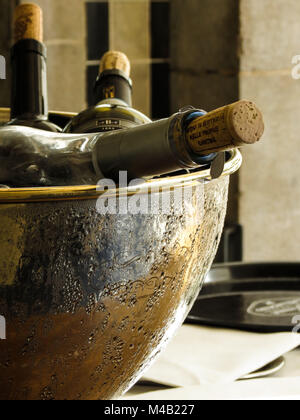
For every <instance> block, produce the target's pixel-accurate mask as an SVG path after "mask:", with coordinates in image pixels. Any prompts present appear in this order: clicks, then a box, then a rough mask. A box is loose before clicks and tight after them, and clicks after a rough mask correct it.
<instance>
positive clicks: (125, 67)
mask: <svg viewBox="0 0 300 420" xmlns="http://www.w3.org/2000/svg"><path fill="white" fill-rule="evenodd" d="M114 69H116V70H121V71H123V72H124V73H125V74H126V76H128V77H129V76H130V61H129V59H128V57H127V56H126V55H125V54H124V53H122V52H119V51H108V52H107V53H105V54H104V55H103V57H102V58H101V61H100V69H99V72H100V73H102V72H103V71H105V70H114Z"/></svg>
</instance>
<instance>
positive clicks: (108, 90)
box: [103, 85, 116, 99]
mask: <svg viewBox="0 0 300 420" xmlns="http://www.w3.org/2000/svg"><path fill="white" fill-rule="evenodd" d="M103 97H104V98H105V99H113V98H115V97H116V88H115V86H114V85H111V86H106V87H105V88H103Z"/></svg>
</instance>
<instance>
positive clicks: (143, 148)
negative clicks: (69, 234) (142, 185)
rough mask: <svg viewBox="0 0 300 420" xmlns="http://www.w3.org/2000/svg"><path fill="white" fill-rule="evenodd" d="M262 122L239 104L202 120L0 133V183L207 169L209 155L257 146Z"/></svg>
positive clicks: (193, 114)
mask: <svg viewBox="0 0 300 420" xmlns="http://www.w3.org/2000/svg"><path fill="white" fill-rule="evenodd" d="M263 132H264V123H263V117H262V114H261V112H260V111H259V109H258V108H257V107H256V105H255V104H254V103H253V102H249V101H239V102H236V103H233V104H231V105H227V106H225V107H223V108H219V109H217V110H214V111H212V112H209V113H207V114H205V115H203V112H202V111H201V110H196V109H190V110H188V111H185V112H178V113H176V114H174V115H172V116H171V117H169V118H166V119H162V120H158V121H155V122H151V123H148V124H144V125H140V126H136V127H132V128H128V129H123V130H116V131H111V132H105V133H89V134H57V133H48V132H44V131H42V130H36V129H31V128H27V127H18V126H11V127H2V128H1V129H0V184H4V185H7V186H9V187H41V186H66V185H91V184H97V182H98V181H99V180H101V179H103V178H109V179H112V180H114V181H116V182H117V181H118V178H119V172H120V171H127V174H128V178H129V179H136V178H151V177H154V176H159V175H163V174H169V173H172V172H175V171H178V170H180V169H188V170H189V169H196V168H199V167H201V165H205V164H207V161H206V157H207V156H208V155H209V154H211V153H218V152H221V151H226V150H230V149H233V148H236V147H241V146H244V145H246V144H253V143H255V142H257V141H258V140H259V139H260V138H261V136H262V134H263Z"/></svg>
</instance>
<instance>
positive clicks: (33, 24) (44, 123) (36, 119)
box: [8, 3, 61, 132]
mask: <svg viewBox="0 0 300 420" xmlns="http://www.w3.org/2000/svg"><path fill="white" fill-rule="evenodd" d="M13 27H14V45H13V47H12V49H11V65H12V86H11V121H10V122H9V123H8V125H24V126H28V127H33V128H38V129H41V130H46V131H54V132H60V131H61V129H60V128H59V127H58V126H57V125H55V124H53V123H51V122H50V121H49V120H48V98H47V76H46V46H45V45H44V44H43V16H42V10H41V8H40V7H39V6H37V5H36V4H33V3H24V4H21V5H19V6H17V7H16V9H15V12H14V24H13Z"/></svg>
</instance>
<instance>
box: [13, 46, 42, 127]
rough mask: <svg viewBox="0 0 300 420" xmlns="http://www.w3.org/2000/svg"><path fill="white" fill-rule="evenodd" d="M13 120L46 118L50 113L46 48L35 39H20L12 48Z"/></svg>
mask: <svg viewBox="0 0 300 420" xmlns="http://www.w3.org/2000/svg"><path fill="white" fill-rule="evenodd" d="M11 60H12V90H11V92H12V98H11V118H12V119H16V118H17V119H25V120H26V119H27V120H28V119H42V120H46V119H47V116H48V100H47V74H46V47H45V45H44V44H42V43H41V42H39V41H36V40H34V39H24V40H22V41H19V42H17V44H15V45H14V46H13V47H12V50H11Z"/></svg>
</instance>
